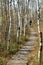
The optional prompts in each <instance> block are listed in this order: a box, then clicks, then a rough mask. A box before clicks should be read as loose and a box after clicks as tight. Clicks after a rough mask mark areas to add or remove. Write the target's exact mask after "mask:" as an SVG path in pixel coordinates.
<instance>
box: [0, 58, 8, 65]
mask: <svg viewBox="0 0 43 65" xmlns="http://www.w3.org/2000/svg"><path fill="white" fill-rule="evenodd" d="M6 63H7V60H6V59H5V58H3V57H0V65H6Z"/></svg>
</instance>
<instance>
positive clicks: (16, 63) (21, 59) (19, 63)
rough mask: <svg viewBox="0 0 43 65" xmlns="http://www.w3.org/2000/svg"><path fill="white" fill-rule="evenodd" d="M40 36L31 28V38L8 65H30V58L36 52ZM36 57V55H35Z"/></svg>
mask: <svg viewBox="0 0 43 65" xmlns="http://www.w3.org/2000/svg"><path fill="white" fill-rule="evenodd" d="M37 39H38V35H37V32H36V31H35V30H34V29H33V28H30V38H29V39H28V41H27V42H26V43H25V44H24V46H23V47H22V48H21V49H20V50H19V51H18V52H17V53H16V54H15V55H14V56H13V57H12V58H11V60H9V61H8V63H7V65H28V58H30V55H31V54H32V53H33V52H34V51H35V49H36V44H37V42H38V41H37ZM33 56H34V54H33Z"/></svg>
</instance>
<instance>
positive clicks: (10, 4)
mask: <svg viewBox="0 0 43 65" xmlns="http://www.w3.org/2000/svg"><path fill="white" fill-rule="evenodd" d="M11 10H12V0H9V17H10V25H9V31H8V44H7V50H9V48H10V33H11V26H12V18H11Z"/></svg>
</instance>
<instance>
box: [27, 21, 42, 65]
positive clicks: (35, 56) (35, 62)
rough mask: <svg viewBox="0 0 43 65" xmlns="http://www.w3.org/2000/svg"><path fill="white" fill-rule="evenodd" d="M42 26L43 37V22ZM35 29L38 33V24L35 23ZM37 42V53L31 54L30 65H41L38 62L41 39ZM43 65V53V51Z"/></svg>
mask: <svg viewBox="0 0 43 65" xmlns="http://www.w3.org/2000/svg"><path fill="white" fill-rule="evenodd" d="M40 24H41V32H42V37H43V22H41V23H40ZM33 28H34V29H35V31H36V32H37V33H38V27H37V23H33ZM38 35H39V34H38ZM37 41H38V42H37V44H36V47H35V48H34V49H35V51H33V52H32V53H31V55H30V59H29V60H28V65H40V64H39V62H38V50H39V39H38V40H37ZM42 41H43V39H42ZM42 65H43V51H42Z"/></svg>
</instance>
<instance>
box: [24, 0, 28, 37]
mask: <svg viewBox="0 0 43 65" xmlns="http://www.w3.org/2000/svg"><path fill="white" fill-rule="evenodd" d="M26 6H27V1H26V0H25V20H24V36H25V33H26V24H27V14H26Z"/></svg>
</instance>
